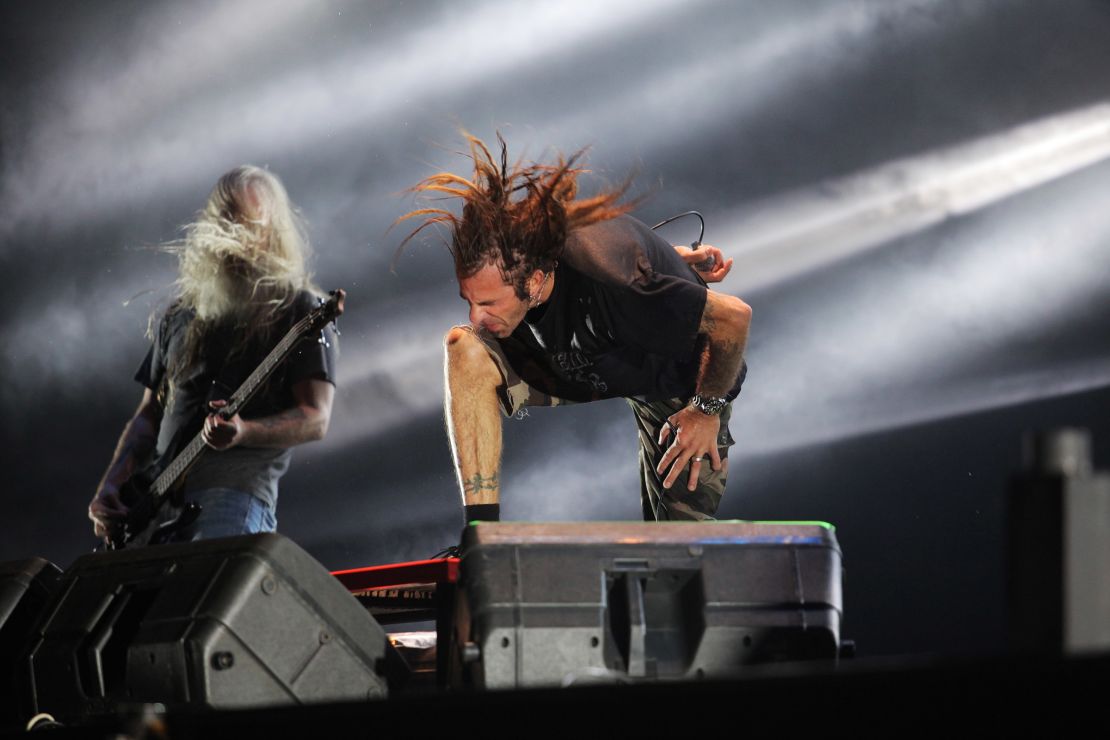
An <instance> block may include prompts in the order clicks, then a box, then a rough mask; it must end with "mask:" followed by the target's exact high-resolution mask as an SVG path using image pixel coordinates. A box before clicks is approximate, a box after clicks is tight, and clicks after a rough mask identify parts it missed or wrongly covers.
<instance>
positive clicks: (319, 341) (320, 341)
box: [316, 329, 338, 348]
mask: <svg viewBox="0 0 1110 740" xmlns="http://www.w3.org/2000/svg"><path fill="white" fill-rule="evenodd" d="M337 333H338V332H337ZM316 343H317V344H322V345H324V346H325V347H329V348H330V347H331V344H330V343H329V342H328V335H327V334H326V333H324V330H323V329H321V330H320V338H319V339H317V340H316Z"/></svg>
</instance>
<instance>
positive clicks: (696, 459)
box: [694, 457, 705, 462]
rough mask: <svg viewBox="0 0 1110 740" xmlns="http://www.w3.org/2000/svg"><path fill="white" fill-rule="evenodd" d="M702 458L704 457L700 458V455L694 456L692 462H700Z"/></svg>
mask: <svg viewBox="0 0 1110 740" xmlns="http://www.w3.org/2000/svg"><path fill="white" fill-rule="evenodd" d="M704 459H705V458H702V457H695V458H694V462H701V461H702V460H704Z"/></svg>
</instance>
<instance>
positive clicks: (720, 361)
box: [697, 299, 746, 397]
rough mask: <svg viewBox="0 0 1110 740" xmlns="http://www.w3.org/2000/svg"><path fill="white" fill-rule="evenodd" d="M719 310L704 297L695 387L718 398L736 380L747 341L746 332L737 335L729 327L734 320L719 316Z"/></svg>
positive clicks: (716, 305) (712, 302) (714, 303)
mask: <svg viewBox="0 0 1110 740" xmlns="http://www.w3.org/2000/svg"><path fill="white" fill-rule="evenodd" d="M720 309H721V307H720V306H719V305H718V304H717V303H716V302H715V301H713V300H710V299H707V300H706V303H705V311H704V312H703V313H702V317H701V325H700V326H699V328H698V330H699V332H700V333H702V334H703V335H704V338H705V341H704V343H703V344H702V345H701V347H700V355H701V357H700V359H701V367H700V369H699V371H698V383H697V389H698V392H699V393H702V394H704V395H707V396H718V397H719V396H723V395H725V394H726V393H728V391H729V390H730V389H731V388H732V385H733V383H735V382H736V376H737V374H738V373H739V372H740V363H741V361H742V359H743V356H744V344H745V343H746V342H745V340H746V331H743V330H742V331H741V332H740V333H739V334H740V335H739V336H737V335H736V332H733V331H732V330H731V326H732V325H733V324H734V323H735V322H732V321H729V320H726V319H727V317H724V316H719V315H718V312H719V311H720Z"/></svg>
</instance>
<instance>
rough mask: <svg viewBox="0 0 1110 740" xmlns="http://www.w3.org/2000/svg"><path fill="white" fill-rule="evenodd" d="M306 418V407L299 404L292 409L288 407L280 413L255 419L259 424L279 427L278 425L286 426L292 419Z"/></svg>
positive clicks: (270, 427) (271, 427)
mask: <svg viewBox="0 0 1110 740" xmlns="http://www.w3.org/2000/svg"><path fill="white" fill-rule="evenodd" d="M304 418H305V413H304V409H302V408H301V407H299V406H297V407H294V408H291V409H286V410H285V411H282V412H281V413H279V414H274V415H273V416H265V417H263V418H261V419H255V421H257V422H258V423H259V424H261V425H262V426H264V427H266V428H267V429H277V428H278V427H281V426H284V425H285V424H288V423H289V422H291V421H302V420H304Z"/></svg>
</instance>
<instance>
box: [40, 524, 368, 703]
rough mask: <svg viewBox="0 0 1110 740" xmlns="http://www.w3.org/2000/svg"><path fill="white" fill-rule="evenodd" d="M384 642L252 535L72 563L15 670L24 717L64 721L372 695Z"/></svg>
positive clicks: (276, 543)
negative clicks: (25, 677)
mask: <svg viewBox="0 0 1110 740" xmlns="http://www.w3.org/2000/svg"><path fill="white" fill-rule="evenodd" d="M387 643H388V637H387V635H386V633H385V631H384V630H383V629H382V628H381V626H380V625H378V623H377V622H376V621H375V620H374V618H373V617H371V616H370V615H369V614H367V612H366V610H365V609H363V608H362V606H361V605H359V603H358V602H357V601H356V600H355V599H354V598H353V597H352V596H351V594H350V593H349V592H348V591H347V590H346V589H345V588H344V587H343V586H342V585H341V584H340V583H339V582H338V581H337V580H336V579H335V578H334V577H333V576H332V575H331V574H330V573H329V572H328V571H327V570H326V569H325V568H324V567H323V566H322V565H321V564H320V563H319V562H317V561H316V560H315V559H313V558H312V557H311V556H310V555H309V554H308V553H306V552H305V551H304V550H302V549H301V548H300V547H299V546H297V545H296V544H295V543H294V542H292V541H291V540H288V539H286V538H285V537H282V536H281V535H278V534H259V535H248V536H244V537H230V538H226V539H216V540H207V541H201V542H196V543H188V544H176V545H159V546H154V547H145V548H137V549H133V550H123V551H119V552H111V553H102V554H93V555H86V556H84V557H82V558H80V559H78V560H77V561H76V562H75V563H74V564H73V566H72V567H71V568H70V569H69V570H67V571H66V572H65V574H64V575H63V577H62V580H61V583H60V584H59V589H58V593H57V596H56V597H55V598H54V600H53V601H52V602H51V603H50V604H48V605H47V607H46V611H45V613H44V619H43V620H42V621H41V622H40V624H39V627H38V628H37V629H36V635H35V644H34V645H33V647H32V649H31V651H30V653H29V657H28V658H27V663H26V669H27V671H28V672H29V680H30V685H31V687H32V691H33V708H34V709H35V711H39V712H49V713H51V714H52V715H54V716H55V717H56V718H58V719H60V720H63V721H67V720H68V721H75V720H82V719H88V718H92V717H96V716H99V715H105V714H112V713H115V712H117V711H119V709H120V707H122V706H124V705H136V704H140V703H154V702H156V703H161V704H163V705H164V706H165V707H166V709H167V710H184V711H190V710H198V709H199V710H205V709H210V708H238V707H258V706H266V705H279V704H297V703H304V702H314V701H333V700H358V699H368V698H376V697H382V696H385V695H386V693H387V684H386V679H385V677H384V675H383V674H384V667H385V658H386V651H387V649H388V647H387Z"/></svg>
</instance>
